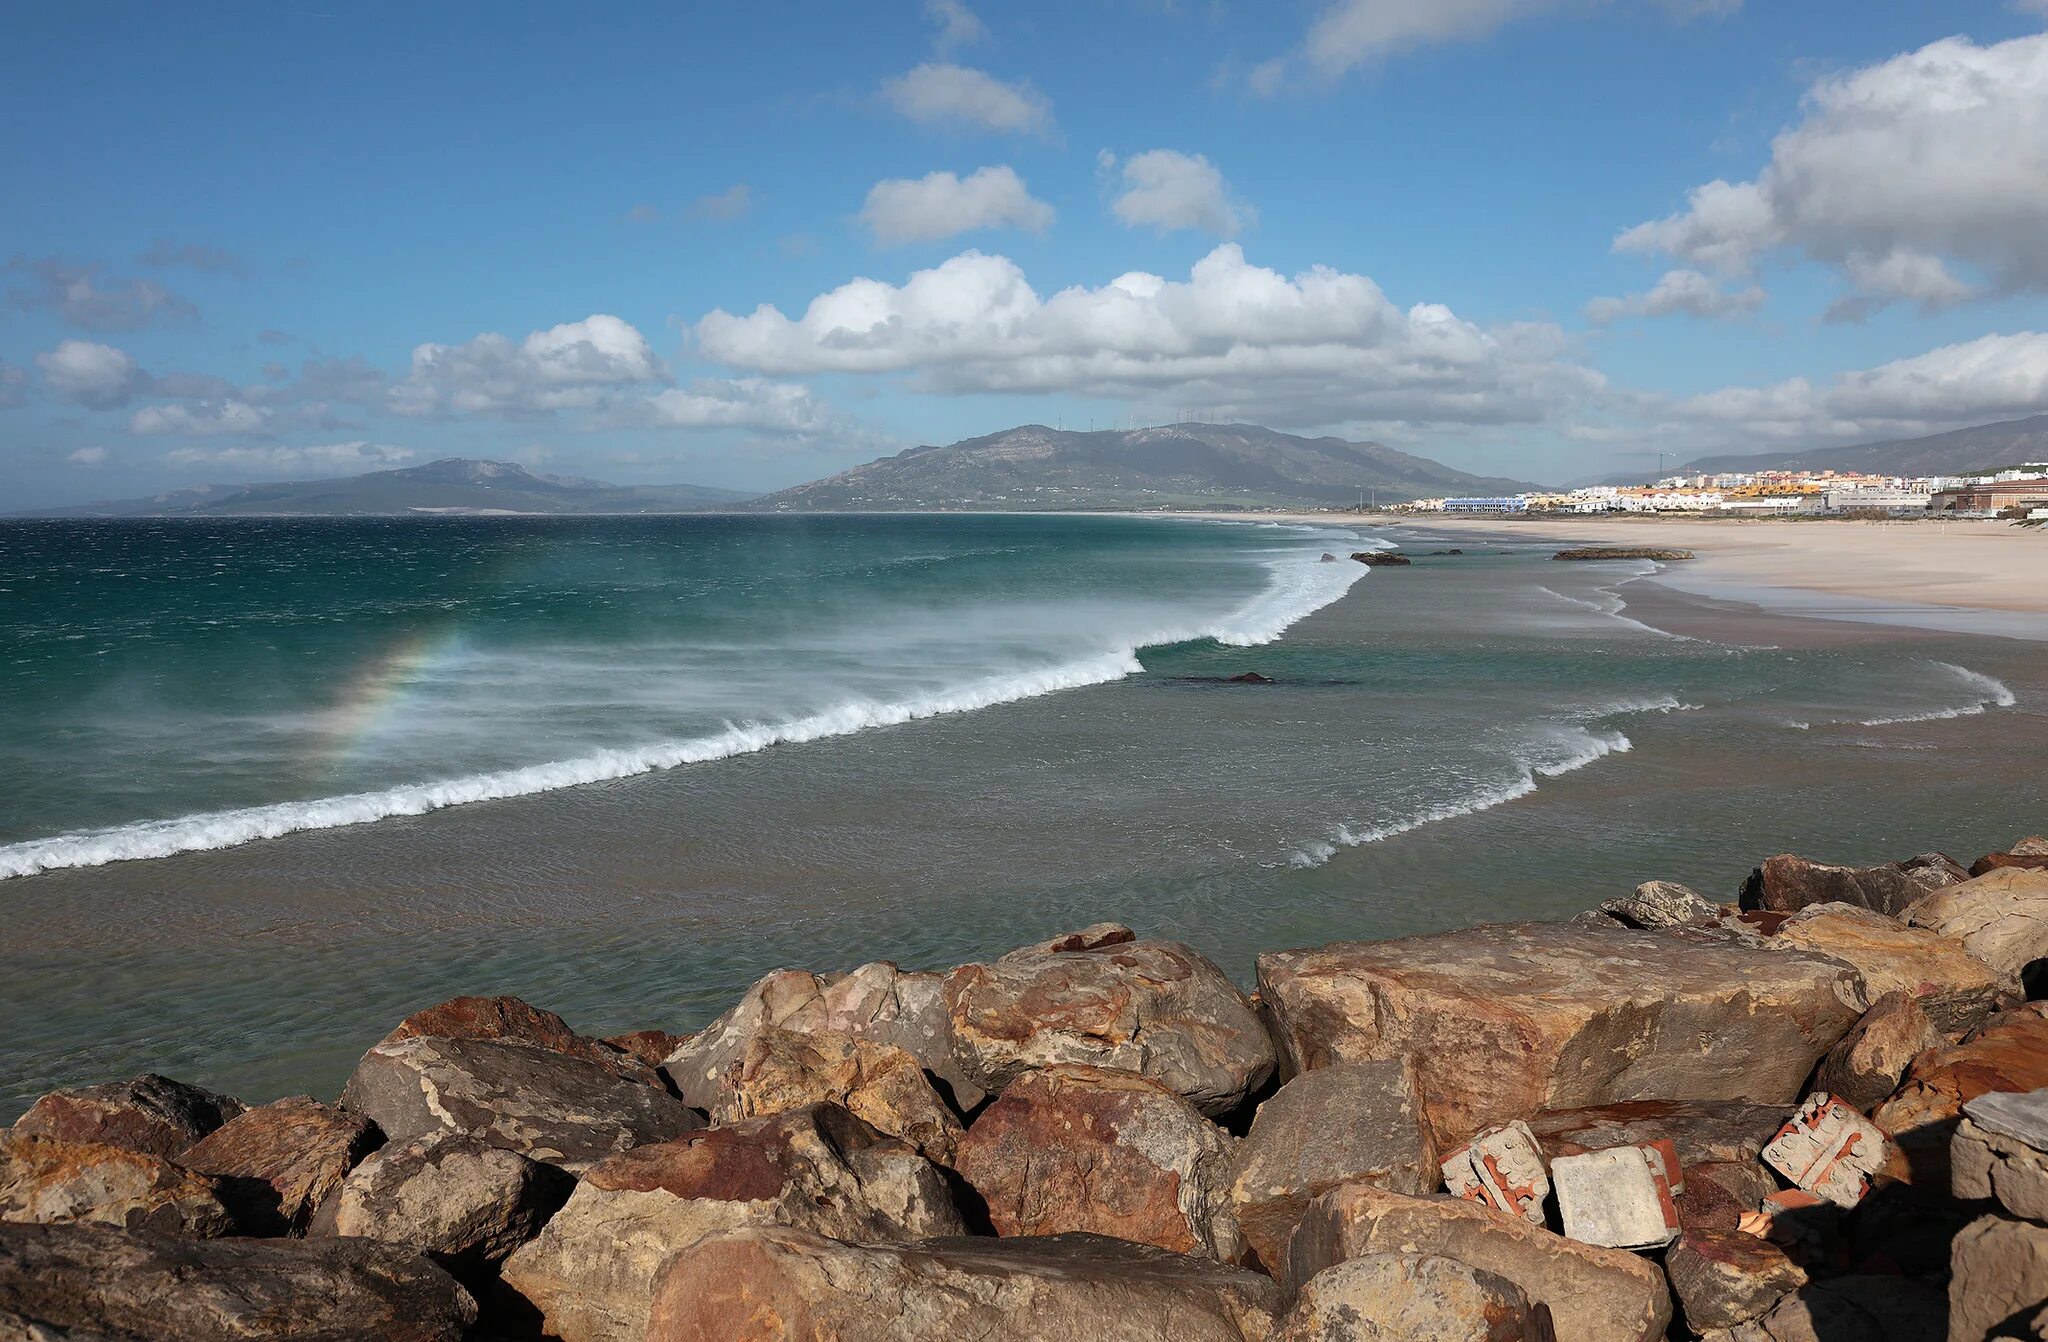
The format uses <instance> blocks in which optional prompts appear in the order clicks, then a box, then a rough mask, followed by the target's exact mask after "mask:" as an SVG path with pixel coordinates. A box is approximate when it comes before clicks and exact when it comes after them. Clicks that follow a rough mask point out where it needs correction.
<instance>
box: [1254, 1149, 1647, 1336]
mask: <svg viewBox="0 0 2048 1342" xmlns="http://www.w3.org/2000/svg"><path fill="white" fill-rule="evenodd" d="M1369 1253H1424V1254H1441V1255H1443V1256H1444V1257H1446V1258H1455V1259H1457V1260H1458V1261H1459V1262H1461V1263H1469V1264H1470V1265H1472V1266H1473V1267H1476V1268H1480V1269H1482V1270H1484V1271H1487V1272H1492V1273H1495V1274H1497V1275H1499V1276H1502V1277H1505V1278H1506V1279H1507V1280H1509V1281H1511V1282H1513V1283H1514V1284H1515V1285H1517V1286H1519V1287H1521V1288H1522V1290H1523V1291H1525V1292H1527V1294H1528V1296H1529V1299H1530V1300H1531V1301H1532V1302H1535V1303H1537V1304H1541V1305H1543V1306H1545V1307H1547V1308H1548V1309H1549V1311H1550V1314H1551V1317H1552V1318H1553V1319H1555V1320H1557V1322H1558V1324H1559V1326H1560V1327H1561V1328H1562V1329H1563V1330H1564V1336H1565V1337H1568V1338H1571V1339H1572V1342H1656V1339H1661V1338H1662V1337H1663V1336H1664V1329H1665V1327H1666V1326H1667V1325H1668V1324H1669V1323H1670V1322H1671V1296H1670V1293H1669V1291H1668V1290H1667V1289H1666V1288H1665V1285H1664V1274H1663V1273H1662V1272H1660V1271H1658V1270H1657V1268H1656V1266H1655V1265H1654V1264H1652V1263H1650V1262H1647V1261H1646V1260H1644V1259H1642V1258H1639V1257H1637V1256H1636V1255H1635V1254H1632V1253H1629V1252H1627V1251H1625V1250H1622V1249H1601V1248H1595V1247H1594V1246H1592V1245H1590V1244H1579V1243H1576V1242H1575V1241H1572V1240H1568V1239H1566V1238H1565V1237H1564V1236H1562V1235H1554V1234H1552V1233H1551V1232H1550V1231H1548V1230H1545V1229H1542V1228H1541V1227H1539V1226H1534V1225H1531V1224H1530V1223H1529V1222H1527V1221H1525V1220H1523V1219H1522V1218H1521V1217H1519V1216H1510V1215H1508V1214H1506V1213H1505V1212H1497V1211H1493V1210H1491V1209H1490V1208H1486V1207H1482V1206H1480V1205H1478V1204H1477V1203H1472V1202H1463V1201H1460V1200H1458V1199H1456V1198H1441V1197H1439V1198H1413V1197H1407V1196H1405V1195H1403V1194H1400V1193H1389V1192H1387V1191H1385V1190H1384V1189H1378V1188H1373V1187H1371V1186H1370V1185H1367V1184H1348V1185H1346V1186H1344V1187H1342V1188H1333V1189H1331V1190H1330V1191H1329V1192H1327V1193H1325V1194H1323V1195H1322V1196H1321V1197H1319V1198H1317V1199H1316V1200H1315V1201H1314V1202H1312V1203H1310V1204H1309V1209H1308V1212H1307V1213H1306V1214H1305V1215H1304V1216H1303V1217H1302V1220H1301V1225H1300V1226H1299V1227H1298V1228H1297V1229H1296V1230H1295V1232H1294V1238H1293V1239H1292V1240H1291V1241H1289V1243H1288V1247H1287V1264H1286V1272H1285V1276H1284V1278H1283V1282H1284V1284H1285V1285H1287V1286H1289V1287H1290V1288H1291V1289H1295V1290H1299V1289H1300V1288H1301V1287H1302V1286H1303V1285H1305V1284H1306V1283H1307V1282H1308V1281H1309V1279H1310V1278H1312V1277H1314V1276H1315V1275H1316V1274H1317V1273H1319V1272H1321V1271H1323V1270H1324V1269H1325V1268H1328V1267H1331V1266H1333V1265H1334V1264H1337V1263H1341V1262H1344V1261H1346V1260H1348V1259H1353V1258H1358V1257H1360V1256H1362V1255H1365V1254H1369Z"/></svg>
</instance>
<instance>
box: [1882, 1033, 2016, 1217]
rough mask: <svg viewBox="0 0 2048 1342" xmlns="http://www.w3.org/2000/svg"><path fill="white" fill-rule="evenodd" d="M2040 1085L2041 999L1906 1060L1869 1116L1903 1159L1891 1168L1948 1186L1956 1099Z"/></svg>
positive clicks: (1958, 1107)
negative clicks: (1901, 1074)
mask: <svg viewBox="0 0 2048 1342" xmlns="http://www.w3.org/2000/svg"><path fill="white" fill-rule="evenodd" d="M2043 1086H2048V1002H2029V1003H2027V1004H2026V1005H2025V1006H2020V1007H2014V1008H2013V1009H2012V1010H2010V1011H2005V1012H2000V1013H1999V1014H1998V1015H1996V1016H1993V1017H1992V1018H1991V1019H1990V1020H1988V1021H1986V1022H1984V1024H1982V1025H1980V1026H1978V1027H1977V1029H1976V1030H1974V1031H1973V1032H1971V1034H1970V1036H1969V1037H1968V1038H1967V1039H1965V1040H1964V1041H1963V1042H1962V1043H1960V1044H1952V1045H1949V1046H1948V1047H1946V1048H1937V1049H1932V1050H1929V1051H1928V1052H1926V1053H1923V1054H1921V1055H1920V1056H1919V1057H1918V1058H1916V1059H1914V1060H1913V1065H1912V1067H1911V1068H1910V1069H1908V1070H1907V1072H1906V1080H1905V1084H1903V1085H1901V1086H1900V1087H1899V1089H1898V1093H1897V1094H1895V1095H1893V1096H1892V1097H1891V1098H1890V1099H1889V1100H1886V1101H1885V1102H1884V1103H1883V1104H1880V1105H1879V1106H1877V1108H1876V1109H1874V1110H1872V1111H1871V1114H1870V1117H1871V1118H1872V1120H1873V1121H1875V1122H1876V1124H1877V1125H1878V1126H1879V1127H1880V1128H1883V1129H1884V1130H1885V1131H1886V1132H1887V1133H1889V1134H1890V1135H1891V1137H1892V1140H1893V1142H1894V1143H1895V1144H1896V1146H1897V1148H1898V1151H1899V1153H1900V1155H1901V1156H1902V1157H1903V1164H1902V1165H1900V1166H1898V1167H1895V1168H1894V1170H1893V1173H1894V1174H1896V1175H1898V1176H1900V1177H1902V1178H1907V1179H1910V1180H1911V1181H1912V1182H1914V1183H1916V1184H1919V1185H1921V1186H1923V1187H1925V1188H1931V1189H1946V1188H1947V1187H1948V1186H1949V1139H1950V1138H1951V1137H1952V1136H1953V1135H1954V1133H1955V1130H1956V1124H1957V1122H1958V1120H1959V1119H1960V1117H1961V1115H1962V1111H1963V1105H1964V1104H1965V1103H1967V1102H1968V1101H1970V1100H1974V1099H1976V1098H1977V1097H1978V1096H1979V1095H1989V1094H1991V1093H1992V1092H1994V1091H2025V1090H2038V1089H2040V1088H2041V1087H2043Z"/></svg>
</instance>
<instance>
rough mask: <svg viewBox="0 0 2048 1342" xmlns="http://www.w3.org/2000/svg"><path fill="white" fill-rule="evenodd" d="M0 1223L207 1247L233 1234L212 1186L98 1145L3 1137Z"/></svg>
mask: <svg viewBox="0 0 2048 1342" xmlns="http://www.w3.org/2000/svg"><path fill="white" fill-rule="evenodd" d="M0 1221H25V1222H35V1223H39V1224H46V1225H47V1224H54V1223H58V1222H73V1221H77V1222H87V1223H91V1224H94V1225H107V1226H117V1227H119V1228H121V1229H123V1230H146V1231H152V1232H155V1233H158V1234H166V1235H185V1236H189V1237H191V1238H194V1239H205V1238H210V1237H212V1236H215V1235H231V1234H233V1233H235V1221H234V1216H233V1214H232V1213H231V1212H230V1211H229V1210H228V1207H227V1205H226V1204H225V1203H224V1202H223V1201H222V1200H221V1190H220V1187H219V1185H218V1183H216V1181H214V1180H212V1179H209V1178H207V1177H206V1176H205V1175H201V1174H194V1173H192V1172H191V1171H190V1170H183V1169H180V1168H178V1167H177V1166H176V1165H173V1164H171V1163H170V1162H169V1161H167V1160H165V1159H164V1158H163V1157H162V1156H152V1155H147V1154H145V1153H143V1152H141V1151H130V1150H127V1149H126V1148H123V1147H119V1146H106V1145H103V1144H101V1143H98V1142H65V1141H58V1140H57V1139H55V1138H53V1137H38V1136H35V1135H33V1134H31V1133H25V1132H22V1131H21V1130H20V1129H18V1128H17V1129H15V1130H13V1131H12V1132H10V1131H7V1130H6V1129H0Z"/></svg>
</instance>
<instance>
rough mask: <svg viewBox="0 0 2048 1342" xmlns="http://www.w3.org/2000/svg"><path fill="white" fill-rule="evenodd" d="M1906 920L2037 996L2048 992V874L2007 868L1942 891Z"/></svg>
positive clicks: (1910, 911) (1924, 900) (1916, 908)
mask: <svg viewBox="0 0 2048 1342" xmlns="http://www.w3.org/2000/svg"><path fill="white" fill-rule="evenodd" d="M1906 919H1907V921H1908V922H1910V923H1912V924H1913V926H1915V927H1924V928H1926V929H1927V930H1928V931H1930V932H1936V933H1939V934H1940V935H1942V936H1944V937H1952V938H1954V939H1955V940H1957V941H1959V942H1961V943H1962V945H1963V949H1964V950H1966V951H1968V952H1969V953H1970V954H1972V955H1974V956H1976V957H1977V958H1978V959H1980V960H1982V961H1984V962H1985V963H1986V964H1988V965H1990V966H1991V967H1992V968H1993V969H1996V970H1997V971H1999V972H2000V973H2002V974H2006V975H2009V976H2011V977H2013V978H2015V979H2017V980H2019V981H2020V982H2021V983H2023V984H2024V985H2025V987H2026V988H2027V990H2028V991H2030V992H2031V993H2032V994H2033V995H2035V996H2039V995H2041V994H2042V993H2043V992H2044V991H2048V871H2023V870H2021V869H2019V868H2017V867H2002V868H1999V869H1998V870H1995V871H1991V872H1987V873H1985V874H1984V875H1982V876H1978V877H1976V878H1975V879H1973V880H1968V881H1965V882H1963V883H1962V884H1961V885H1952V886H1949V887H1948V888H1947V889H1945V890H1937V891H1935V892H1934V893H1933V894H1931V895H1929V896H1927V897H1926V898H1925V899H1923V900H1921V901H1920V902H1919V903H1917V904H1915V905H1914V906H1913V907H1912V908H1911V909H1910V910H1908V911H1907V914H1906Z"/></svg>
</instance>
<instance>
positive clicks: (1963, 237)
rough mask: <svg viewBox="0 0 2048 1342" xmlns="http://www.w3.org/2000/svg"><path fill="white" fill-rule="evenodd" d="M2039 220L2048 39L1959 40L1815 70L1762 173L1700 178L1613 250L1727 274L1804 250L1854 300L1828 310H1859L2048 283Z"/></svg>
mask: <svg viewBox="0 0 2048 1342" xmlns="http://www.w3.org/2000/svg"><path fill="white" fill-rule="evenodd" d="M2043 220H2048V35H2039V36H2030V37H2020V38H2014V39H2012V40H2011V41H2007V42H2000V43H1997V44H1994V45H1991V46H1981V47H1980V46H1978V45H1976V44H1975V43H1973V42H1971V41H1970V40H1969V39H1968V38H1965V37H1952V38H1947V39H1944V40H1942V41H1939V42H1934V43H1931V44H1929V45H1928V46H1925V47H1922V48H1921V49H1920V50H1918V51H1914V52H1909V53H1907V54H1905V55H1902V56H1897V57H1894V58H1892V59H1890V60H1887V61H1883V62H1881V63H1879V64H1876V65H1872V66H1868V67H1865V68H1863V69H1859V70H1854V71H1851V72H1849V73H1847V74H1843V75H1835V76H1829V77H1827V78H1824V79H1821V80H1819V81H1818V82H1816V83H1815V84H1814V85H1813V87H1812V88H1811V89H1809V90H1808V92H1807V94H1806V98H1805V101H1804V115H1803V119H1802V120H1801V121H1800V122H1799V123H1798V124H1797V125H1795V126H1793V127H1791V128H1790V129H1788V130H1786V131H1784V132H1782V133H1781V134H1780V135H1779V136H1778V137H1777V138H1776V139H1775V140H1774V141H1773V142H1772V145H1771V159H1770V162H1769V163H1768V164H1767V165H1766V166H1765V167H1764V169H1763V171H1762V172H1760V173H1759V174H1758V175H1757V176H1756V178H1755V179H1754V180H1752V181H1747V182H1738V183H1732V184H1731V183H1729V182H1725V181H1714V182H1709V183H1707V184H1706V185H1704V186H1701V187H1698V188H1695V189H1694V191H1693V192H1692V193H1691V198H1690V200H1689V201H1688V204H1687V208H1686V209H1684V210H1682V211H1680V212H1678V213H1676V214H1673V215H1671V216H1669V217H1667V218H1664V219H1658V220H1653V221H1650V222H1648V223H1643V224H1639V225H1637V226H1635V227H1634V228H1630V229H1627V230H1625V231H1624V232H1623V233H1622V234H1621V235H1620V237H1619V238H1617V239H1616V241H1615V247H1616V248H1617V250H1620V251H1630V252H1661V253H1666V254H1669V255H1672V256H1676V257H1679V258H1681V259H1683V260H1686V261H1688V262H1691V263H1692V264H1694V265H1698V266H1704V267H1708V268H1711V269H1715V270H1718V271H1720V272H1722V273H1724V274H1730V275H1744V274H1748V273H1750V272H1751V271H1752V270H1754V268H1755V267H1756V266H1757V265H1758V264H1759V263H1760V262H1761V261H1762V260H1763V259H1764V258H1766V257H1767V256H1769V255H1771V254H1772V253H1775V252H1778V251H1780V250H1784V251H1789V252H1792V253H1795V254H1798V255H1803V256H1805V257H1807V258H1809V259H1812V260H1814V261H1817V262H1820V263H1821V264H1824V265H1827V266H1830V267H1833V268H1835V269H1836V270H1837V271H1838V272H1839V273H1840V275H1841V276H1842V278H1843V280H1844V281H1845V282H1846V284H1847V286H1848V288H1849V290H1850V295H1851V296H1850V298H1849V299H1847V300H1845V302H1844V303H1842V304H1838V305H1837V307H1836V309H1835V311H1834V313H1833V314H1832V315H1835V316H1837V317H1842V316H1851V317H1853V316H1858V315H1861V314H1862V313H1863V312H1866V311H1869V310H1870V309H1872V308H1875V307H1879V306H1882V305H1884V304H1886V303H1890V302H1896V301H1907V302H1914V303H1918V304H1919V305H1920V306H1921V307H1923V308H1927V309H1935V308H1942V307H1948V306H1952V305H1954V304H1956V303H1960V302H1963V301H1966V300H1968V299H1970V298H1973V297H1977V296H1981V295H1989V294H1999V293H2012V292H2017V291H2026V290H2032V291H2041V290H2048V227H2044V226H2043ZM1957 266H1962V267H1964V268H1965V269H1966V271H1967V272H1969V274H1968V275H1967V276H1959V275H1958V274H1957V273H1956V269H1955V268H1956V267H1957Z"/></svg>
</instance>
